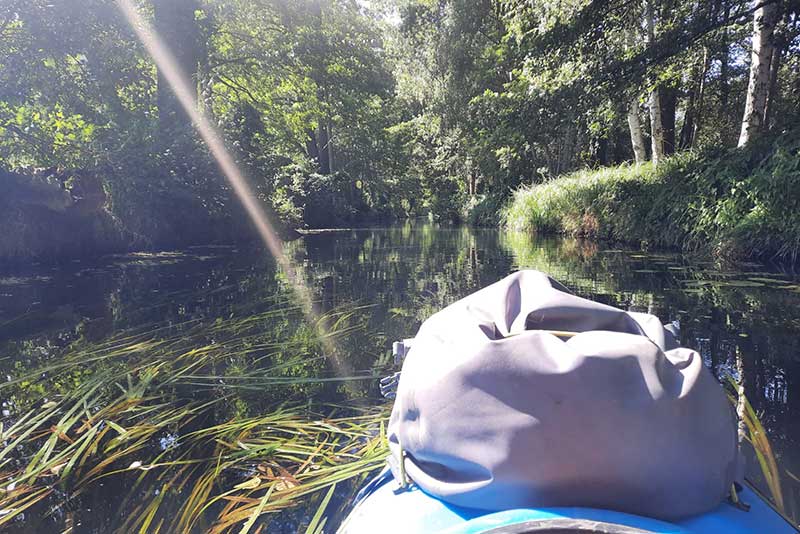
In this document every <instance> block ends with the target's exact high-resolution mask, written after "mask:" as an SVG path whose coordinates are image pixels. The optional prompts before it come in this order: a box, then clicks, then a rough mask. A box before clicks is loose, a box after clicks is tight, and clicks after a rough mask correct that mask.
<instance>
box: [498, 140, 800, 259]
mask: <svg viewBox="0 0 800 534" xmlns="http://www.w3.org/2000/svg"><path fill="white" fill-rule="evenodd" d="M798 133H799V132H798V131H797V130H794V131H788V132H784V133H783V134H781V135H779V136H776V137H772V138H768V139H763V140H761V142H759V143H757V144H755V145H753V146H751V147H749V148H747V149H730V150H716V151H713V152H705V153H686V154H682V155H680V156H675V157H673V158H671V159H669V160H667V161H665V162H664V163H663V164H662V165H660V166H659V167H658V168H654V167H653V166H652V165H650V164H645V165H639V166H632V165H623V166H619V167H609V168H603V169H599V170H582V171H578V172H576V173H572V174H568V175H565V176H562V177H559V178H556V179H553V180H550V181H547V182H545V183H542V184H537V185H533V186H528V187H524V188H521V189H519V190H517V191H516V192H515V194H514V196H513V199H512V200H511V202H510V203H509V204H508V206H506V207H505V208H504V210H503V212H502V220H503V224H504V225H505V226H507V227H509V228H512V229H516V230H533V231H537V232H543V233H565V234H571V235H581V236H587V237H594V238H599V239H611V240H616V241H625V242H632V243H637V244H643V245H656V246H666V247H672V248H681V249H685V250H698V251H708V252H712V253H714V254H717V255H724V256H733V257H737V256H738V257H745V256H753V257H770V258H777V259H781V260H789V261H794V260H796V258H797V255H798V252H800V195H798V193H797V192H798V190H800V135H798Z"/></svg>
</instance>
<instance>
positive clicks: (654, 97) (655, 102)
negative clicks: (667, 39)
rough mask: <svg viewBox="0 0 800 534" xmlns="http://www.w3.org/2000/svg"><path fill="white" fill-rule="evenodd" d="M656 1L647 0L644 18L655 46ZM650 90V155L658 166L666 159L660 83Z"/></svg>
mask: <svg viewBox="0 0 800 534" xmlns="http://www.w3.org/2000/svg"><path fill="white" fill-rule="evenodd" d="M653 1H654V0H645V8H644V16H645V26H646V28H647V34H646V35H647V44H648V45H649V46H653V43H654V42H655V34H656V30H655V9H654V8H653ZM652 83H653V87H652V88H651V89H650V96H649V98H648V100H647V104H648V106H649V108H650V154H651V157H652V159H653V165H658V164H659V163H660V162H661V160H662V159H664V125H663V124H662V121H661V89H660V87H659V85H658V81H657V80H654V81H653V82H652Z"/></svg>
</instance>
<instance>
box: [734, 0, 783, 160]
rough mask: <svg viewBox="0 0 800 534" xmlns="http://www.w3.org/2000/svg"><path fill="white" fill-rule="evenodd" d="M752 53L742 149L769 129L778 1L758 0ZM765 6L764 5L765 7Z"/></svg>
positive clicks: (740, 138)
mask: <svg viewBox="0 0 800 534" xmlns="http://www.w3.org/2000/svg"><path fill="white" fill-rule="evenodd" d="M754 4H755V5H756V6H758V7H756V9H755V11H754V13H753V37H752V53H751V55H750V81H749V83H748V86H747V96H746V100H745V108H744V117H743V118H742V130H741V133H740V134H739V145H738V146H740V147H742V146H744V145H746V144H747V143H749V142H750V141H751V140H752V139H753V138H755V137H756V136H758V135H759V134H760V133H762V132H763V131H764V129H765V127H766V124H765V121H764V119H765V117H766V116H767V102H768V96H769V88H770V61H771V60H772V55H773V50H774V44H773V42H772V35H773V32H774V30H775V23H776V22H777V17H778V16H779V13H778V6H777V4H776V3H775V2H768V3H763V1H762V0H754ZM762 4H763V5H762Z"/></svg>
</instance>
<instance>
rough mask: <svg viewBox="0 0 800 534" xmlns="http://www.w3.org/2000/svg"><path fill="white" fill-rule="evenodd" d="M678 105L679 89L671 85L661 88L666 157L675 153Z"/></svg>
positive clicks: (662, 125)
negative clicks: (676, 111) (676, 110)
mask: <svg viewBox="0 0 800 534" xmlns="http://www.w3.org/2000/svg"><path fill="white" fill-rule="evenodd" d="M677 105H678V89H677V87H675V86H673V85H671V86H669V87H662V88H661V127H662V129H663V131H664V144H663V147H662V150H663V152H664V155H665V156H669V155H670V154H674V153H675V109H676V108H677Z"/></svg>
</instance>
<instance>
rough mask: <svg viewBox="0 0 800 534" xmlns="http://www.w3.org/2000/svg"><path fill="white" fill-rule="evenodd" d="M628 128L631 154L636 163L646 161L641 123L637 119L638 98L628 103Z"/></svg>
mask: <svg viewBox="0 0 800 534" xmlns="http://www.w3.org/2000/svg"><path fill="white" fill-rule="evenodd" d="M628 129H629V130H630V132H631V145H632V146H633V156H634V158H635V159H636V164H637V165H638V164H640V163H644V162H645V161H647V150H646V149H645V147H644V136H643V135H642V123H641V121H640V120H639V98H638V97H635V98H633V99H631V103H630V104H629V105H628Z"/></svg>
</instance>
